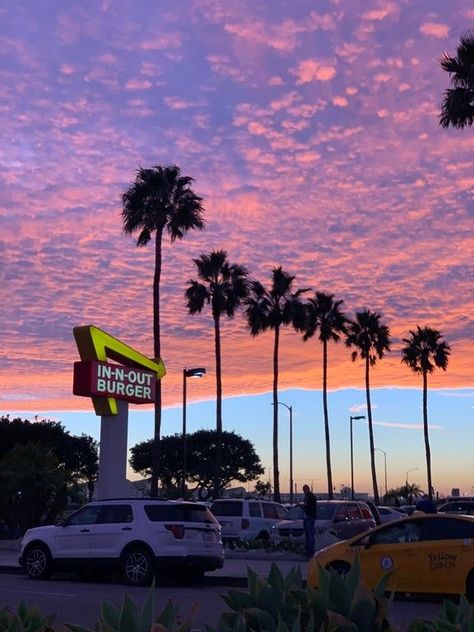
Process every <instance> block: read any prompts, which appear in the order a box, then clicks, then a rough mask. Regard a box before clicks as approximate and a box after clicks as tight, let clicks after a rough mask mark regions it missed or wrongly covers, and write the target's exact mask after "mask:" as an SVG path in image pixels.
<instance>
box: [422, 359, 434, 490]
mask: <svg viewBox="0 0 474 632" xmlns="http://www.w3.org/2000/svg"><path fill="white" fill-rule="evenodd" d="M423 432H424V435H425V452H426V475H427V478H428V495H429V497H430V499H431V500H433V484H432V482H431V451H430V438H429V435H428V375H427V372H426V371H423Z"/></svg>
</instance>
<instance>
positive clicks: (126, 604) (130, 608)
mask: <svg viewBox="0 0 474 632" xmlns="http://www.w3.org/2000/svg"><path fill="white" fill-rule="evenodd" d="M139 616H140V615H139V612H138V608H137V606H136V605H135V604H134V602H133V601H132V600H131V599H130V597H129V596H128V595H125V597H124V599H123V603H122V608H121V610H120V620H119V626H118V632H140V628H139V624H138V620H139Z"/></svg>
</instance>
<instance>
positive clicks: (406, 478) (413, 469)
mask: <svg viewBox="0 0 474 632" xmlns="http://www.w3.org/2000/svg"><path fill="white" fill-rule="evenodd" d="M417 469H418V468H417V467H412V468H411V469H409V470H407V472H406V474H405V483H406V484H407V487H408V473H409V472H414V471H415V470H417Z"/></svg>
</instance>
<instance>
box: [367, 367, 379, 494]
mask: <svg viewBox="0 0 474 632" xmlns="http://www.w3.org/2000/svg"><path fill="white" fill-rule="evenodd" d="M365 394H366V398H367V420H368V423H369V444H370V466H371V469H372V486H373V488H374V503H375V504H376V505H378V504H379V488H378V485H377V470H376V468H375V446H374V429H373V426H372V406H371V403H370V383H369V358H368V357H367V358H366V359H365Z"/></svg>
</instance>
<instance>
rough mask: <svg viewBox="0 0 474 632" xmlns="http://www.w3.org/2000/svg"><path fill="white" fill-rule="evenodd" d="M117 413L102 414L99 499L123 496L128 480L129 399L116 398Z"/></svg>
mask: <svg viewBox="0 0 474 632" xmlns="http://www.w3.org/2000/svg"><path fill="white" fill-rule="evenodd" d="M117 405H118V414H117V415H102V417H101V422H100V459H99V476H98V481H97V499H98V500H104V499H106V498H124V497H126V496H128V495H129V493H128V483H127V437H128V402H126V401H125V400H117Z"/></svg>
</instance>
